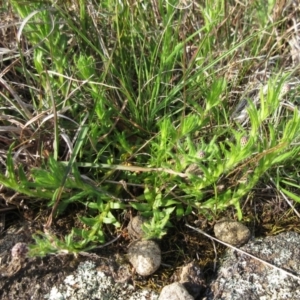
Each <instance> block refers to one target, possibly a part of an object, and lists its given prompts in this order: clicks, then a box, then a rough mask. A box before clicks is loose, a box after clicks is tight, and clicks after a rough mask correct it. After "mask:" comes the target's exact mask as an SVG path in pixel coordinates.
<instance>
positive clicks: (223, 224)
mask: <svg viewBox="0 0 300 300" xmlns="http://www.w3.org/2000/svg"><path fill="white" fill-rule="evenodd" d="M214 233H215V236H216V237H217V238H218V239H219V240H221V241H223V242H226V243H228V244H230V245H233V246H241V245H243V244H245V243H247V242H248V240H249V239H250V236H251V234H250V230H249V229H248V228H247V227H246V226H245V225H243V224H242V223H240V222H237V221H232V220H227V219H223V220H221V221H219V222H218V223H216V224H215V226H214Z"/></svg>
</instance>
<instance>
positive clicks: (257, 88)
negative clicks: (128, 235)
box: [0, 0, 300, 255]
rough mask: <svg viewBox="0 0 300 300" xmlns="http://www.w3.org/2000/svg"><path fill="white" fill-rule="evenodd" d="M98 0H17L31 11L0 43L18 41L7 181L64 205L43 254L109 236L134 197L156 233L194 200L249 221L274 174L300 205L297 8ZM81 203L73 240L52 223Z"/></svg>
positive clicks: (5, 81) (4, 96)
mask: <svg viewBox="0 0 300 300" xmlns="http://www.w3.org/2000/svg"><path fill="white" fill-rule="evenodd" d="M98 2H99V3H97V1H92V0H91V1H81V0H74V1H33V2H30V3H28V2H26V5H25V2H22V1H14V0H10V1H8V4H7V9H9V8H12V14H13V16H17V18H19V20H20V21H19V22H18V23H16V22H15V23H14V24H13V25H11V26H14V27H9V29H10V30H11V31H10V33H12V30H16V34H15V36H14V37H15V40H14V42H15V45H13V44H10V45H4V44H3V45H1V47H3V48H9V47H10V48H11V47H13V46H14V47H15V50H16V51H15V52H14V53H13V54H12V53H11V52H9V53H8V54H6V55H4V57H5V60H4V59H3V64H5V66H6V69H5V71H3V72H2V76H1V78H0V80H1V84H2V86H3V87H4V89H3V90H1V91H0V97H1V98H0V101H1V110H2V115H1V117H0V120H1V127H0V128H1V137H0V142H1V144H2V152H1V168H2V173H1V174H0V183H1V185H2V186H3V187H5V188H6V189H7V195H9V193H11V191H14V192H15V193H18V195H19V194H21V195H23V198H22V201H21V200H18V199H20V198H16V197H14V196H15V195H16V194H15V195H13V196H12V197H10V196H7V197H6V199H5V200H6V202H7V203H10V204H14V205H17V206H19V207H21V206H22V205H23V206H24V202H26V205H27V206H28V207H31V206H32V205H33V204H34V206H36V205H37V204H38V205H40V206H41V207H44V208H45V209H46V207H45V204H47V206H48V207H50V208H51V212H49V216H48V219H47V223H46V224H45V231H44V232H40V233H38V234H37V235H36V236H35V240H36V244H35V245H32V246H31V254H32V255H45V254H47V253H57V252H68V253H74V254H75V253H78V252H80V251H86V250H89V249H92V248H94V247H96V246H97V245H99V243H100V244H101V243H105V228H106V227H107V226H110V225H114V226H115V227H116V228H120V227H121V226H122V222H123V221H124V219H122V215H123V214H124V213H125V212H126V211H129V210H133V211H135V213H137V212H138V213H140V214H141V215H143V216H144V217H147V218H148V220H149V221H148V222H146V223H145V224H144V227H143V228H144V231H145V233H146V238H148V239H150V238H161V237H162V236H163V235H164V234H166V232H167V229H168V227H170V226H172V224H174V222H176V221H177V220H179V219H182V218H183V217H185V216H188V215H190V214H191V213H195V214H199V215H203V216H205V218H207V219H209V220H212V219H214V218H216V217H217V216H218V215H219V214H220V213H223V212H224V211H226V210H227V209H228V208H231V207H234V209H235V212H236V216H237V218H238V219H242V218H243V205H244V204H245V201H244V200H245V199H246V198H247V197H249V195H251V192H252V191H253V190H254V188H255V187H262V186H266V184H267V182H270V179H271V180H272V184H273V188H274V190H275V191H278V193H279V192H280V193H282V195H285V196H286V197H289V198H290V199H293V200H295V201H297V202H299V199H300V198H299V195H298V189H299V183H298V179H297V173H298V169H297V168H298V167H297V163H298V160H299V157H298V153H299V150H300V146H299V143H298V140H299V133H300V132H299V130H300V115H299V112H298V108H297V103H296V101H297V94H298V93H297V92H298V91H297V85H294V83H295V82H297V80H298V79H297V76H298V69H297V68H296V66H294V63H295V60H296V58H295V57H292V55H291V54H290V52H292V50H293V44H292V41H293V33H291V32H292V31H291V30H290V31H288V27H289V26H290V22H291V20H293V18H294V17H295V15H293V14H292V13H291V14H288V13H289V9H290V8H289V7H287V8H286V7H284V6H283V5H282V7H281V6H280V5H279V4H277V5H275V1H273V2H272V1H269V2H268V6H267V7H257V2H256V1H250V2H249V3H248V5H247V6H244V5H242V4H240V3H237V2H234V3H230V1H197V2H196V1H180V0H179V1H178V0H176V1H173V0H172V1H161V0H154V1H148V2H147V1H139V2H138V1H136V2H132V1H129V2H125V1H111V0H110V1H108V0H105V1H98ZM266 9H267V10H266ZM298 13H299V12H298V11H296V12H295V14H298ZM287 32H290V33H289V34H287ZM7 40H8V38H6V39H4V41H7ZM10 42H11V40H10ZM288 60H289V63H287V61H288ZM12 75H13V76H14V77H13V78H11V76H12ZM243 101H244V102H243ZM240 102H243V103H244V106H243V107H242V108H241V109H238V110H236V107H237V106H238V104H239V103H240ZM241 113H243V114H244V116H243V118H242V117H239V116H240V114H241ZM291 166H293V168H291ZM71 205H77V206H80V207H85V215H81V216H80V217H79V220H80V224H81V226H77V227H74V228H73V229H72V231H71V233H70V234H68V235H66V237H65V238H64V239H62V238H60V237H57V236H56V235H55V234H54V233H52V232H51V231H50V228H51V225H52V222H53V220H54V219H55V218H59V217H60V215H61V214H62V213H64V212H66V211H67V210H68V209H69V207H70V206H71Z"/></svg>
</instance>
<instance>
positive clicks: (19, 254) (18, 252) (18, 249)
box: [11, 243, 28, 260]
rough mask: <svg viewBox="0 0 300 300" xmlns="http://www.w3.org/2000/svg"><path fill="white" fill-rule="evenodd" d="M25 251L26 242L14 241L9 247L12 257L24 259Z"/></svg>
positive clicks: (26, 250)
mask: <svg viewBox="0 0 300 300" xmlns="http://www.w3.org/2000/svg"><path fill="white" fill-rule="evenodd" d="M27 252H28V247H27V244H26V243H16V244H15V245H14V246H13V247H12V249H11V256H12V259H13V260H17V259H25V257H26V255H27Z"/></svg>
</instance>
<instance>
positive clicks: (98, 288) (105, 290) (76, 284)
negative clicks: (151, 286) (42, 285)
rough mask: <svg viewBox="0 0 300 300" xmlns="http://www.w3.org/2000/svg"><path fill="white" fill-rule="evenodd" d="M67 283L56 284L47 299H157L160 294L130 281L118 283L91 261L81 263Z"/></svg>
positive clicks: (46, 296) (67, 279)
mask: <svg viewBox="0 0 300 300" xmlns="http://www.w3.org/2000/svg"><path fill="white" fill-rule="evenodd" d="M64 283H65V284H61V285H59V286H58V287H56V286H54V287H52V289H51V292H50V293H49V294H48V295H45V297H44V298H45V299H49V300H67V299H72V300H87V299H89V300H90V299H91V300H96V299H101V300H119V299H128V300H156V299H157V298H158V295H157V294H156V293H155V292H152V291H149V290H140V291H135V288H134V287H133V286H132V285H130V284H128V283H117V282H115V281H114V280H113V278H112V277H111V276H108V275H106V274H105V273H103V272H101V271H98V270H97V268H96V266H95V264H94V263H93V262H90V261H86V262H84V263H81V264H80V265H79V267H78V269H77V271H76V272H75V273H74V274H73V275H69V276H67V277H66V278H65V280H64Z"/></svg>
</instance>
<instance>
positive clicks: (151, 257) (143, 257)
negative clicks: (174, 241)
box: [128, 240, 161, 276]
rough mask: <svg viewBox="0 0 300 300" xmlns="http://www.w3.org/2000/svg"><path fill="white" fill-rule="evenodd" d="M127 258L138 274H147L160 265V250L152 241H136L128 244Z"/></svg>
mask: <svg viewBox="0 0 300 300" xmlns="http://www.w3.org/2000/svg"><path fill="white" fill-rule="evenodd" d="M128 259H129V261H130V263H131V264H132V265H133V267H134V268H135V271H136V272H137V273H138V274H139V275H142V276H149V275H151V274H153V273H154V272H155V271H156V270H157V269H158V268H159V266H160V263H161V251H160V248H159V246H158V245H157V244H156V243H155V242H154V241H150V240H145V241H137V242H134V243H132V244H131V245H130V246H129V248H128Z"/></svg>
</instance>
